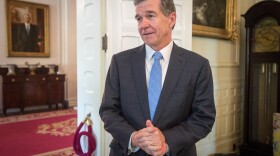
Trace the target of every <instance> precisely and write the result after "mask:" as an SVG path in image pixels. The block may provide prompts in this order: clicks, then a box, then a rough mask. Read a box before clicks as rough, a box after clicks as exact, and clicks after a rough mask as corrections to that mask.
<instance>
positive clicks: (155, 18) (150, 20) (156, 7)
mask: <svg viewBox="0 0 280 156" xmlns="http://www.w3.org/2000/svg"><path fill="white" fill-rule="evenodd" d="M135 19H136V20H137V22H138V31H139V34H140V36H141V38H142V40H143V41H144V42H145V43H146V44H147V45H149V46H150V47H151V48H153V49H154V50H156V51H157V50H160V49H162V48H164V47H165V46H166V45H167V44H168V43H169V42H170V41H171V34H172V27H173V26H174V25H175V22H176V13H175V12H173V13H171V14H170V15H168V17H166V16H164V14H163V13H162V12H161V10H160V0H145V1H143V2H141V3H140V4H138V5H137V6H136V15H135Z"/></svg>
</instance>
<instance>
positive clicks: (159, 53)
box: [154, 52, 162, 60]
mask: <svg viewBox="0 0 280 156" xmlns="http://www.w3.org/2000/svg"><path fill="white" fill-rule="evenodd" d="M161 58H162V54H161V52H155V53H154V59H155V60H160V59H161Z"/></svg>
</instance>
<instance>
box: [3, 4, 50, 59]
mask: <svg viewBox="0 0 280 156" xmlns="http://www.w3.org/2000/svg"><path fill="white" fill-rule="evenodd" d="M7 28H8V32H7V34H8V35H7V41H8V56H9V57H49V56H50V44H49V42H50V41H49V36H50V34H49V6H48V5H44V4H38V3H30V2H23V1H7Z"/></svg>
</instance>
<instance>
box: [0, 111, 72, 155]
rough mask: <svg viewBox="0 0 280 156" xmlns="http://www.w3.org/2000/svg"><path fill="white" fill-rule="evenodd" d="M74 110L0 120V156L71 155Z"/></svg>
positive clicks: (9, 117)
mask: <svg viewBox="0 0 280 156" xmlns="http://www.w3.org/2000/svg"><path fill="white" fill-rule="evenodd" d="M76 128H77V112H76V110H74V109H68V110H60V111H51V112H43V113H34V114H25V115H18V116H8V117H2V118H0V138H1V139H0V155H1V156H12V155H18V156H30V155H36V156H64V155H69V156H74V155H75V153H74V151H73V148H72V142H73V136H74V133H75V130H76Z"/></svg>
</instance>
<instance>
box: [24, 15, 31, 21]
mask: <svg viewBox="0 0 280 156" xmlns="http://www.w3.org/2000/svg"><path fill="white" fill-rule="evenodd" d="M24 22H25V23H30V17H29V15H24Z"/></svg>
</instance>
